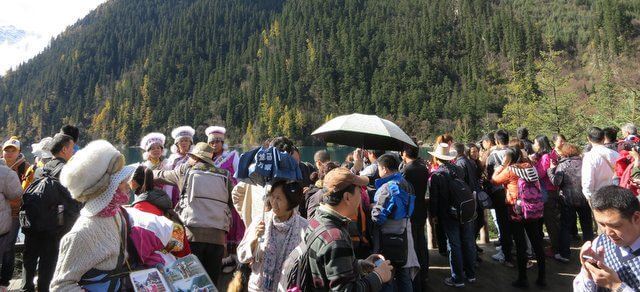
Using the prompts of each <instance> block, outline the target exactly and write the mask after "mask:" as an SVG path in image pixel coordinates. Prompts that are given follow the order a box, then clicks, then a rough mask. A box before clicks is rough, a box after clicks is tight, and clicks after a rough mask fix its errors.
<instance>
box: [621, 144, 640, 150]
mask: <svg viewBox="0 0 640 292" xmlns="http://www.w3.org/2000/svg"><path fill="white" fill-rule="evenodd" d="M622 143H623V144H622V149H624V150H626V151H631V150H635V151H636V152H640V142H639V143H634V142H622Z"/></svg>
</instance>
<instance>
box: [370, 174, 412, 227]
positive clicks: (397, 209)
mask: <svg viewBox="0 0 640 292" xmlns="http://www.w3.org/2000/svg"><path fill="white" fill-rule="evenodd" d="M387 186H388V187H389V193H390V198H389V201H388V202H387V205H386V206H385V207H384V209H382V211H381V213H380V216H379V219H378V224H380V225H382V224H384V223H385V222H386V221H387V219H389V218H391V219H393V220H402V219H405V218H409V217H411V215H412V214H413V208H414V205H415V202H416V196H415V195H414V194H410V193H408V192H406V191H405V190H403V189H402V188H401V187H400V185H398V182H397V181H394V180H392V181H389V182H388V183H387Z"/></svg>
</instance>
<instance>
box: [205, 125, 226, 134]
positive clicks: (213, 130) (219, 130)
mask: <svg viewBox="0 0 640 292" xmlns="http://www.w3.org/2000/svg"><path fill="white" fill-rule="evenodd" d="M204 133H205V134H206V135H207V136H209V135H213V134H220V135H224V134H226V133H227V129H225V128H224V127H220V126H211V127H208V128H207V129H205V130H204Z"/></svg>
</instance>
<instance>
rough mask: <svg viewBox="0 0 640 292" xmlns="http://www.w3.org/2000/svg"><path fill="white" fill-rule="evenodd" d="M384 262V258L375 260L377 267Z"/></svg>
mask: <svg viewBox="0 0 640 292" xmlns="http://www.w3.org/2000/svg"><path fill="white" fill-rule="evenodd" d="M382 263H384V259H378V260H376V261H375V263H374V265H376V268H377V267H379V266H380V265H382Z"/></svg>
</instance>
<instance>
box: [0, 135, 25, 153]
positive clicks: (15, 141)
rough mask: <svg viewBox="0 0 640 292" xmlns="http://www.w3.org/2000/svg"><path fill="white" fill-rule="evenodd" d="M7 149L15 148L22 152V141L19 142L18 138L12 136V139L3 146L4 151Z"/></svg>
mask: <svg viewBox="0 0 640 292" xmlns="http://www.w3.org/2000/svg"><path fill="white" fill-rule="evenodd" d="M7 147H15V148H16V149H18V151H20V149H21V148H20V140H18V137H16V136H11V138H9V140H7V141H6V142H4V145H2V150H5V149H7Z"/></svg>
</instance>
